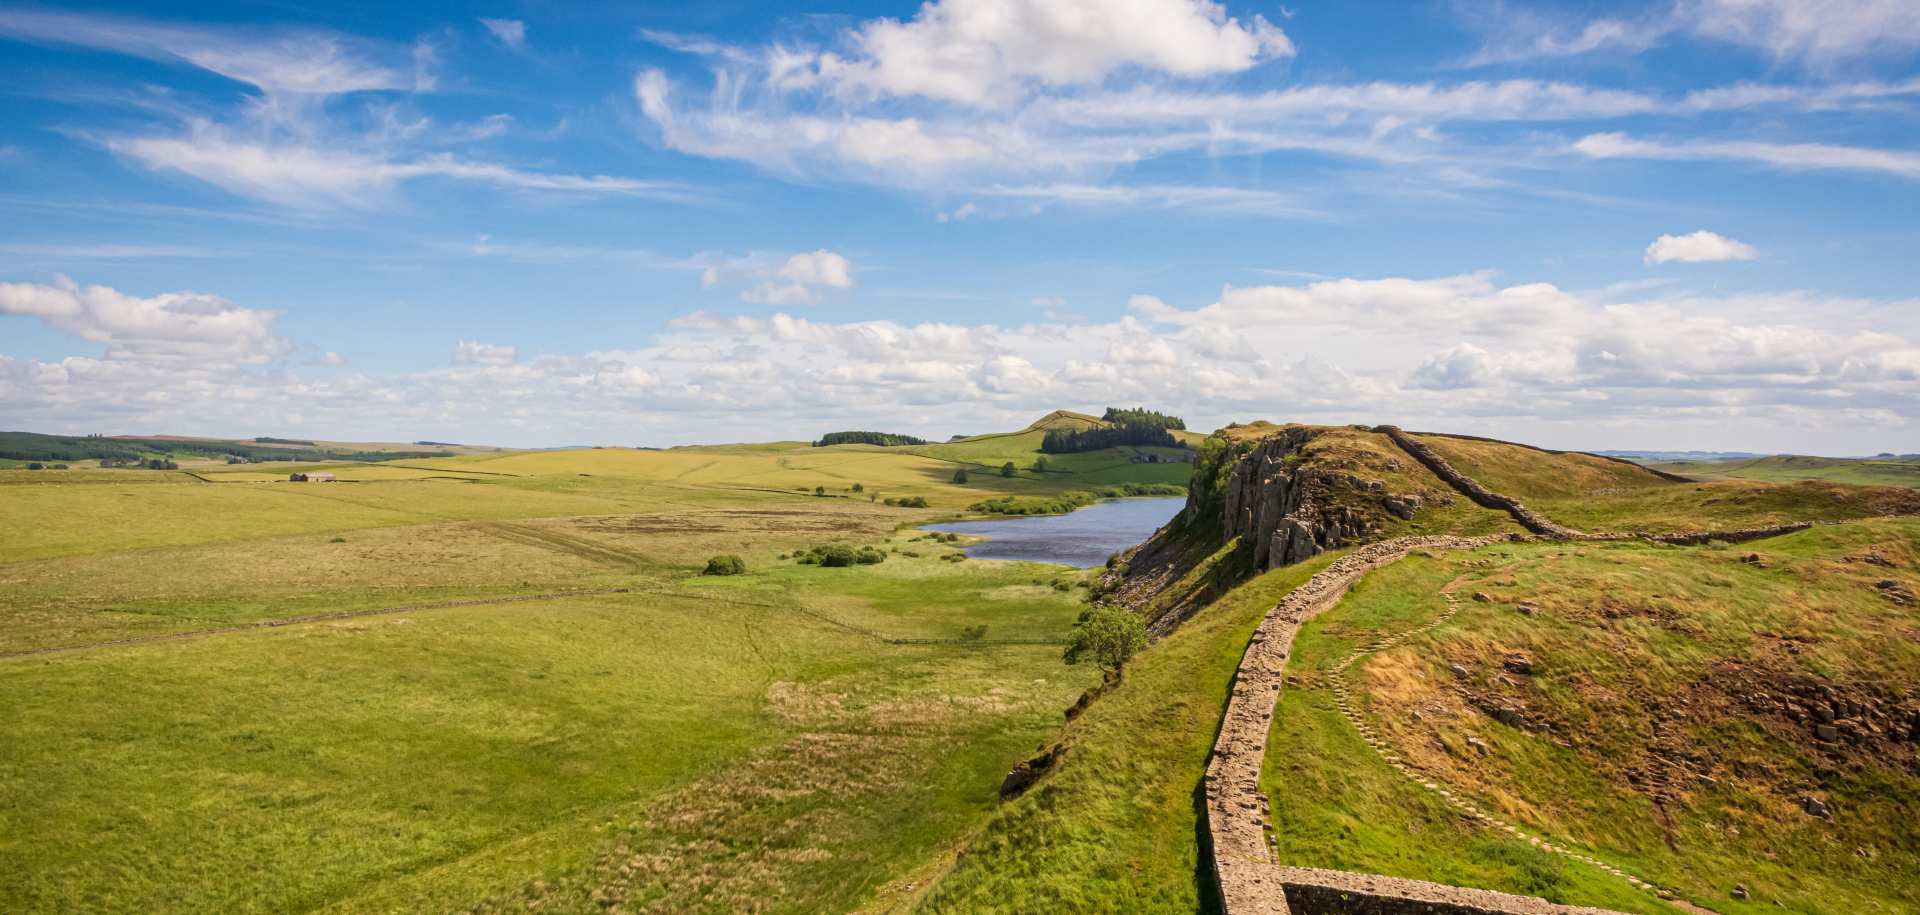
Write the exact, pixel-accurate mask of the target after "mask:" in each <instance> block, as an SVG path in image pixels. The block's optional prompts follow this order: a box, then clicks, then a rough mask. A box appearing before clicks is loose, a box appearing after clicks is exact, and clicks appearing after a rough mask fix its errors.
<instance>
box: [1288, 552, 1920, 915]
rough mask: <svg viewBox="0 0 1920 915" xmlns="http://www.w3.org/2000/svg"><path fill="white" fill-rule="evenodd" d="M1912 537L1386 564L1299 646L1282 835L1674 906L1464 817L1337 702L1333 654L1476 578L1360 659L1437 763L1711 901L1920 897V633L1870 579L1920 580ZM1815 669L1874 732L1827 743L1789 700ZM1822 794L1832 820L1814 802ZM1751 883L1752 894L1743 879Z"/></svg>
mask: <svg viewBox="0 0 1920 915" xmlns="http://www.w3.org/2000/svg"><path fill="white" fill-rule="evenodd" d="M1917 547H1920V523H1916V522H1913V521H1884V522H1867V523H1863V524H1859V525H1851V526H1847V527H1831V528H1819V529H1816V530H1813V531H1807V532H1803V533H1801V534H1796V535H1792V536H1788V537H1781V538H1775V539H1772V540H1768V541H1762V542H1756V543H1754V544H1750V545H1745V546H1741V547H1738V548H1715V547H1707V548H1674V547H1657V546H1649V545H1645V544H1629V543H1621V544H1585V545H1579V546H1566V545H1547V544H1534V545H1515V546H1506V547H1497V548H1492V549H1489V550H1483V551H1479V552H1477V553H1474V554H1456V555H1451V556H1448V557H1445V558H1443V559H1414V560H1410V561H1407V562H1403V563H1400V564H1397V565H1395V566H1393V567H1390V568H1389V569H1387V570H1385V571H1383V572H1381V573H1378V574H1376V575H1375V576H1372V577H1371V578H1369V579H1368V580H1367V581H1365V582H1363V583H1362V585H1361V586H1360V587H1358V588H1356V589H1355V591H1354V592H1353V593H1352V594H1351V595H1350V596H1349V597H1348V598H1347V600H1346V601H1345V602H1343V604H1342V605H1341V606H1340V607H1338V608H1336V610H1335V611H1332V612H1330V613H1328V614H1327V615H1325V616H1323V617H1321V618H1319V619H1318V620H1316V621H1314V622H1313V623H1310V624H1309V625H1308V627H1307V628H1306V630H1305V631H1304V632H1303V633H1302V636H1301V638H1300V640H1299V641H1298V642H1297V643H1296V648H1295V652H1294V658H1293V662H1292V668H1291V669H1292V670H1293V671H1296V672H1297V675H1298V676H1299V678H1300V684H1299V685H1300V687H1301V688H1299V689H1294V690H1289V691H1288V692H1287V693H1286V694H1284V696H1283V699H1282V708H1281V713H1280V714H1279V716H1278V717H1277V719H1276V726H1275V730H1274V735H1273V740H1274V743H1273V746H1272V748H1271V749H1270V750H1269V755H1268V771H1267V777H1268V780H1269V783H1270V785H1271V788H1272V797H1273V803H1274V810H1275V814H1274V815H1275V822H1276V826H1277V828H1278V832H1279V834H1280V837H1281V842H1282V844H1281V852H1282V855H1283V857H1285V858H1287V859H1290V860H1297V861H1300V862H1301V863H1306V864H1313V865H1320V866H1329V867H1340V868H1350V869H1360V870H1369V871H1376V872H1381V873H1389V874H1396V875H1401V876H1410V877H1418V878H1424V879H1435V880H1441V881H1445V882H1452V883H1463V884H1469V885H1475V886H1484V887H1489V888H1494V889H1503V890H1508V891H1513V892H1523V893H1529V894H1535V895H1542V896H1546V897H1547V898H1549V899H1554V900H1557V901H1565V902H1576V903H1585V904H1593V905H1603V906H1607V907H1611V908H1618V909H1622V910H1625V911H1636V912H1655V911H1667V909H1666V908H1665V907H1664V906H1663V905H1662V904H1661V903H1659V902H1658V901H1657V900H1655V899H1653V898H1652V897H1651V896H1648V895H1646V894H1644V893H1639V892H1637V891H1634V890H1632V889H1631V888H1629V887H1627V886H1626V884H1625V883H1623V882H1621V881H1619V880H1617V879H1615V878H1611V877H1609V876H1608V875H1605V874H1603V873H1601V872H1599V871H1597V870H1595V869H1593V868H1591V867H1589V866H1587V865H1584V864H1579V863H1576V862H1572V861H1568V860H1566V859H1564V858H1558V857H1555V856H1550V855H1547V854H1545V853H1542V852H1539V851H1537V850H1535V849H1533V848H1531V847H1530V846H1527V845H1524V844H1521V843H1518V842H1515V841H1513V840H1510V839H1502V838H1498V837H1497V836H1496V835H1495V834H1493V833H1491V832H1489V831H1487V830H1485V829H1482V828H1480V827H1477V826H1475V825H1473V824H1471V823H1470V822H1468V821H1466V820H1464V819H1463V818H1462V817H1460V816H1459V815H1457V814H1455V813H1453V812H1452V811H1451V810H1450V809H1449V808H1448V807H1447V806H1446V805H1444V804H1443V803H1441V802H1440V800H1439V798H1437V797H1436V796H1435V795H1433V794H1432V793H1431V792H1428V791H1426V790H1424V789H1422V788H1419V787H1417V786H1416V785H1414V784H1413V783H1412V782H1410V781H1408V780H1406V779H1405V778H1404V777H1403V776H1401V775H1400V774H1399V773H1397V772H1395V771H1393V770H1392V769H1390V768H1388V767H1387V766H1386V765H1385V763H1384V762H1382V761H1381V760H1380V759H1379V757H1377V756H1376V755H1374V754H1373V753H1372V752H1370V751H1369V750H1368V748H1367V747H1366V745H1365V744H1364V743H1363V742H1362V741H1361V740H1360V738H1359V737H1358V735H1357V734H1356V733H1355V732H1354V731H1353V729H1352V727H1351V726H1350V725H1349V724H1348V723H1347V722H1346V721H1345V719H1344V718H1343V717H1341V715H1340V714H1339V713H1338V711H1337V710H1336V708H1335V706H1334V703H1333V701H1332V698H1331V694H1330V692H1329V691H1328V690H1327V686H1328V683H1329V681H1328V671H1329V669H1330V668H1331V666H1332V665H1333V664H1334V663H1336V662H1337V661H1338V660H1340V659H1341V658H1344V657H1346V656H1347V654H1348V653H1349V652H1350V651H1351V650H1352V649H1353V648H1354V647H1355V646H1357V645H1361V644H1365V643H1367V642H1370V641H1371V640H1372V639H1373V638H1375V637H1376V636H1379V635H1388V634H1393V633H1396V632H1402V631H1406V630H1410V629H1413V628H1414V627H1416V626H1418V625H1420V624H1422V623H1424V622H1426V621H1428V620H1431V619H1433V618H1434V617H1435V615H1437V614H1438V613H1440V612H1441V610H1442V609H1444V607H1445V603H1444V600H1443V599H1442V597H1441V592H1442V591H1443V590H1444V589H1452V590H1455V591H1456V592H1458V593H1459V594H1461V595H1462V596H1463V597H1464V596H1465V595H1468V594H1471V593H1473V592H1476V591H1479V592H1482V593H1485V594H1487V596H1488V597H1489V598H1490V600H1489V601H1488V602H1484V603H1482V602H1479V601H1474V600H1463V601H1462V607H1463V609H1462V610H1461V611H1460V612H1459V614H1458V615H1457V616H1455V617H1454V618H1452V620H1451V621H1449V622H1448V623H1446V624H1445V625H1443V626H1441V627H1440V628H1438V629H1435V630H1433V631H1431V632H1429V633H1427V634H1424V635H1420V636H1416V637H1414V638H1412V639H1410V640H1408V641H1407V642H1405V643H1403V644H1401V645H1399V646H1397V647H1393V648H1390V649H1388V650H1386V651H1381V652H1378V653H1376V654H1371V655H1365V656H1363V660H1362V661H1361V662H1360V663H1359V664H1358V665H1357V667H1356V672H1354V673H1350V674H1349V679H1350V681H1351V682H1353V683H1354V684H1355V685H1356V687H1357V695H1358V696H1359V697H1360V703H1361V707H1362V709H1363V711H1362V714H1364V715H1365V716H1366V717H1367V718H1368V719H1369V720H1370V721H1372V722H1373V724H1374V726H1375V727H1376V728H1377V729H1379V730H1380V731H1381V732H1382V733H1383V734H1384V735H1386V736H1387V737H1388V739H1389V741H1390V742H1391V743H1392V744H1393V745H1394V747H1395V749H1396V751H1397V752H1398V753H1400V754H1401V755H1402V756H1403V757H1405V758H1406V759H1407V760H1409V762H1411V763H1413V764H1414V765H1415V766H1416V767H1417V768H1419V769H1420V770H1421V771H1422V772H1423V773H1425V774H1427V775H1428V776H1429V777H1432V778H1434V779H1435V780H1437V781H1438V782H1441V783H1443V784H1446V785H1448V786H1450V787H1452V788H1454V789H1455V790H1459V791H1463V792H1465V793H1467V794H1468V795H1470V796H1472V797H1475V798H1477V799H1478V800H1479V802H1480V803H1481V805H1482V807H1483V808H1484V809H1488V810H1490V811H1492V812H1494V813H1495V814H1496V815H1498V816H1501V817H1503V818H1505V819H1507V820H1509V821H1510V822H1515V823H1517V824H1519V825H1520V826H1522V828H1525V829H1528V830H1531V831H1534V832H1535V833H1536V834H1542V835H1545V836H1547V837H1549V838H1551V839H1552V840H1553V841H1555V842H1561V843H1565V844H1569V845H1572V846H1574V847H1576V848H1580V849H1583V850H1586V851H1588V852H1589V853H1592V854H1595V855H1597V856H1598V857H1600V858H1602V859H1603V860H1607V861H1611V862H1613V863H1615V864H1617V865H1620V866H1622V867H1626V868H1628V869H1629V870H1631V871H1633V872H1635V873H1638V874H1640V875H1642V876H1644V877H1646V878H1647V879H1649V880H1652V881H1654V882H1655V883H1657V884H1660V885H1663V886H1667V887H1671V888H1674V889H1676V890H1678V891H1679V892H1681V893H1682V895H1683V896H1686V897H1689V898H1692V899H1694V900H1696V901H1699V902H1701V903H1704V904H1706V905H1710V906H1712V907H1713V908H1714V909H1715V910H1716V911H1720V912H1756V913H1757V912H1763V911H1778V910H1779V907H1780V906H1784V907H1785V908H1786V909H1787V910H1790V911H1799V912H1831V913H1840V912H1888V913H1891V912H1899V911H1911V910H1912V909H1913V907H1914V906H1915V905H1916V903H1920V897H1917V896H1916V894H1915V890H1914V885H1913V883H1912V882H1911V881H1910V880H1908V879H1905V878H1904V877H1903V876H1902V875H1910V874H1912V873H1914V872H1915V871H1916V869H1920V858H1916V849H1920V831H1916V828H1915V825H1914V824H1915V823H1916V819H1915V814H1916V813H1917V812H1920V811H1916V810H1915V809H1914V806H1913V805H1914V799H1915V798H1916V797H1920V778H1916V776H1915V769H1914V761H1915V760H1914V745H1913V743H1912V742H1911V740H1910V739H1908V738H1906V737H1903V736H1900V734H1901V733H1903V732H1904V728H1905V727H1906V726H1907V722H1906V721H1905V720H1904V719H1903V717H1902V716H1906V715H1911V714H1912V712H1913V711H1914V710H1913V709H1911V708H1908V707H1907V706H1908V705H1911V704H1912V696H1911V693H1910V684H1911V683H1912V682H1913V681H1914V679H1915V677H1916V676H1920V647H1916V645H1915V643H1914V641H1913V639H1912V635H1913V632H1914V629H1913V626H1914V611H1913V609H1912V608H1911V607H1910V606H1903V605H1901V604H1899V603H1897V602H1895V601H1893V600H1889V599H1888V597H1887V596H1886V595H1887V592H1886V590H1885V589H1884V588H1881V587H1877V586H1876V585H1877V583H1878V582H1880V581H1884V580H1896V581H1901V582H1904V583H1905V585H1906V586H1907V587H1908V588H1909V589H1911V588H1913V587H1915V586H1920V574H1916V572H1915V571H1914V570H1915V565H1914V561H1915V557H1916V548H1917ZM1749 554H1751V555H1753V556H1757V557H1758V559H1757V560H1754V561H1742V559H1743V557H1746V556H1748V555H1749ZM1867 557H1876V561H1875V562H1874V563H1870V562H1868V561H1867ZM1879 561H1885V562H1887V563H1889V564H1891V567H1889V566H1883V565H1878V564H1876V563H1877V562H1879ZM1520 603H1526V604H1528V605H1529V611H1528V612H1524V613H1523V612H1520V611H1518V610H1516V607H1517V606H1518V605H1519V604H1520ZM1513 657H1521V658H1525V659H1527V662H1528V663H1527V669H1528V671H1529V672H1526V673H1516V672H1515V671H1514V670H1513V669H1512V667H1511V665H1509V664H1508V660H1507V659H1509V658H1513ZM1451 666H1457V667H1458V668H1459V669H1460V670H1463V671H1465V672H1466V675H1465V676H1464V677H1461V676H1458V675H1457V674H1455V673H1454V672H1452V671H1450V667H1451ZM1821 687H1826V688H1828V689H1831V690H1834V691H1835V692H1836V693H1837V694H1838V695H1839V696H1840V697H1842V701H1843V702H1845V701H1853V702H1858V703H1863V704H1864V705H1865V706H1866V710H1864V711H1860V712H1858V713H1853V714H1852V715H1851V717H1852V718H1853V719H1854V720H1855V721H1857V722H1865V723H1867V725H1870V727H1867V726H1863V727H1862V729H1861V730H1860V732H1859V736H1858V737H1857V738H1856V737H1853V736H1849V732H1846V731H1842V733H1841V734H1840V735H1839V736H1838V737H1837V738H1835V739H1833V740H1824V739H1820V738H1818V737H1816V735H1815V734H1814V733H1813V730H1812V728H1813V725H1814V724H1815V723H1816V722H1815V719H1813V718H1811V717H1808V718H1805V719H1803V720H1794V719H1793V718H1791V717H1789V715H1788V714H1787V713H1785V712H1784V711H1783V710H1782V709H1783V708H1784V706H1783V704H1782V703H1783V700H1785V699H1789V698H1791V699H1792V701H1793V702H1795V703H1799V704H1801V705H1802V706H1804V707H1807V708H1811V707H1812V705H1811V703H1812V702H1814V701H1818V699H1817V697H1818V690H1819V688H1821ZM1808 696H1813V697H1815V698H1807V697H1808ZM1763 697H1764V698H1763ZM1903 703H1905V704H1904V705H1903ZM1499 708H1507V709H1512V710H1516V711H1517V713H1518V714H1517V717H1515V718H1513V719H1512V720H1513V721H1515V722H1516V723H1514V724H1508V723H1502V722H1501V721H1499V720H1496V718H1495V717H1494V716H1493V715H1492V714H1491V713H1492V711H1493V710H1495V709H1499ZM1876 709H1877V710H1878V711H1874V710H1876ZM1883 713H1884V714H1885V715H1890V716H1891V718H1885V717H1882V718H1876V717H1875V715H1881V714H1883ZM1841 717H1842V718H1847V717H1849V713H1848V712H1846V711H1842V713H1841ZM1889 721H1891V722H1893V724H1892V725H1891V726H1890V725H1889ZM1876 722H1877V723H1876ZM1842 727H1843V728H1845V727H1850V726H1848V725H1842ZM1889 727H1892V728H1893V729H1894V730H1889ZM1809 797H1811V798H1815V799H1817V800H1819V801H1820V802H1822V803H1824V804H1827V805H1828V806H1829V807H1830V808H1831V809H1832V810H1833V811H1835V813H1834V815H1833V819H1832V820H1831V821H1827V820H1824V819H1821V818H1818V817H1815V816H1810V815H1809V814H1808V813H1807V812H1806V810H1805V809H1804V807H1805V805H1804V802H1805V800H1806V799H1807V798H1809ZM1735 883H1740V884H1744V885H1746V886H1747V887H1748V888H1749V889H1750V891H1751V893H1752V896H1753V898H1752V899H1751V900H1749V901H1746V902H1740V901H1736V900H1733V899H1732V898H1730V894H1731V890H1732V887H1733V885H1734V884H1735Z"/></svg>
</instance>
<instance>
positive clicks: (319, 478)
mask: <svg viewBox="0 0 1920 915" xmlns="http://www.w3.org/2000/svg"><path fill="white" fill-rule="evenodd" d="M287 481H288V482H291V483H331V482H333V474H330V473H296V474H294V475H293V476H290V477H288V478H287Z"/></svg>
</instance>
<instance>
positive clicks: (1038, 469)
mask: <svg viewBox="0 0 1920 915" xmlns="http://www.w3.org/2000/svg"><path fill="white" fill-rule="evenodd" d="M1033 472H1034V473H1046V472H1047V459H1046V458H1043V457H1037V458H1034V459H1033Z"/></svg>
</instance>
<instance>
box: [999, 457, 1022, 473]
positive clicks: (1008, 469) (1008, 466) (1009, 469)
mask: <svg viewBox="0 0 1920 915" xmlns="http://www.w3.org/2000/svg"><path fill="white" fill-rule="evenodd" d="M1019 472H1020V471H1018V470H1016V469H1014V466H1013V462H1012V461H1008V462H1006V463H1005V464H1001V465H1000V475H1001V476H1003V477H1010V476H1013V475H1014V474H1016V473H1019Z"/></svg>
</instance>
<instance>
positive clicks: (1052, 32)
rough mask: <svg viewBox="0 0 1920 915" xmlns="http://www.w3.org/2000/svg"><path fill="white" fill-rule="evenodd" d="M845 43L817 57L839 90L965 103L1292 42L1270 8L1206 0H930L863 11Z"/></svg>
mask: <svg viewBox="0 0 1920 915" xmlns="http://www.w3.org/2000/svg"><path fill="white" fill-rule="evenodd" d="M849 42H850V43H851V44H852V45H853V46H854V47H855V48H857V49H858V50H857V52H856V53H854V54H853V55H852V56H850V57H841V56H840V55H838V54H834V53H831V52H829V53H826V54H822V55H820V57H819V58H818V59H817V61H815V63H814V74H813V75H814V76H815V77H816V78H817V79H819V80H821V81H823V82H826V83H828V84H830V85H832V86H834V87H835V88H836V89H837V91H840V92H843V93H844V92H849V91H856V90H860V91H869V92H874V93H878V94H882V95H894V96H913V95H917V96H925V97H928V98H934V99H940V100H944V101H951V102H959V103H963V104H969V105H986V104H994V103H998V102H1006V101H1010V100H1012V99H1013V98H1015V97H1017V96H1018V95H1019V94H1020V93H1021V91H1022V89H1023V88H1024V86H1025V84H1027V83H1029V82H1033V83H1039V84H1041V85H1044V86H1054V87H1058V86H1079V85H1087V84H1092V83H1098V82H1100V81H1101V80H1103V79H1105V78H1106V77H1107V76H1109V75H1111V74H1113V73H1114V72H1116V71H1119V70H1121V69H1124V68H1129V67H1132V68H1140V69H1143V70H1148V71H1157V72H1160V73H1165V74H1169V75H1172V76H1179V77H1197V76H1209V75H1214V74H1219V73H1234V72H1239V71H1242V70H1246V69H1248V68H1250V67H1253V66H1254V65H1256V64H1258V63H1260V62H1261V61H1263V60H1268V59H1272V58H1275V57H1291V56H1292V55H1293V53H1294V50H1293V44H1292V42H1290V41H1289V40H1288V39H1287V36H1286V34H1285V33H1283V32H1282V31H1281V30H1280V29H1279V28H1278V27H1276V26H1274V25H1273V24H1272V23H1270V22H1268V21H1267V20H1266V19H1264V18H1262V17H1260V16H1257V15H1256V16H1254V17H1253V18H1252V19H1250V20H1248V21H1247V22H1246V23H1245V24H1243V23H1241V22H1240V21H1239V20H1238V19H1234V18H1231V17H1229V16H1227V14H1226V10H1225V8H1224V7H1222V6H1221V5H1219V4H1215V3H1211V2H1208V0H934V2H929V3H926V4H925V5H923V6H921V7H920V10H919V12H918V13H917V14H916V15H915V16H914V18H913V19H912V20H910V21H906V22H902V21H900V20H896V19H874V20H870V21H868V22H867V23H865V24H863V25H861V26H860V27H859V28H857V29H855V30H854V31H853V33H852V34H851V35H850V36H849Z"/></svg>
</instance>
